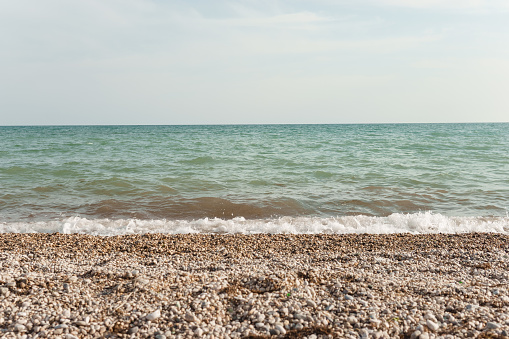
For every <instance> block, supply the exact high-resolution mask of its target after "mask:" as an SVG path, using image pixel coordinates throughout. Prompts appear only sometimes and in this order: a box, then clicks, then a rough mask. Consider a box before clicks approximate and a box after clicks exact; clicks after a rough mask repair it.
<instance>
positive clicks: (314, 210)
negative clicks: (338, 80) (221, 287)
mask: <svg viewBox="0 0 509 339" xmlns="http://www.w3.org/2000/svg"><path fill="white" fill-rule="evenodd" d="M0 145H1V146H0V223H1V225H0V227H1V230H3V231H9V232H13V231H14V232H16V231H23V232H25V231H26V232H29V231H54V230H57V231H65V232H85V233H87V232H88V233H94V232H96V233H97V232H98V233H104V234H107V233H108V229H109V230H116V231H115V232H117V233H122V232H124V233H125V232H127V233H128V232H145V231H147V232H151V231H158V232H159V231H162V232H176V231H178V232H195V231H196V232H200V231H206V232H215V231H218V232H236V231H240V232H243V231H246V230H247V229H248V230H249V232H257V231H260V232H264V231H270V232H278V231H281V230H282V231H285V232H323V231H331V232H348V231H356V230H352V229H351V228H348V226H345V225H346V224H348V223H349V222H351V223H352V225H353V226H352V227H354V226H355V225H357V226H355V227H357V231H358V230H363V231H370V230H371V231H374V230H376V229H377V227H382V226H383V225H386V226H387V225H389V224H390V225H393V224H398V225H399V226H397V227H396V226H394V225H393V226H394V227H393V229H392V230H393V231H402V230H404V229H407V230H409V231H419V230H420V228H422V227H425V228H426V227H427V228H426V229H428V231H429V228H430V227H431V229H432V230H431V231H433V230H435V231H440V230H441V228H440V227H442V226H443V225H442V226H441V225H439V224H437V223H440V222H442V223H444V222H445V223H446V224H447V225H448V226H447V227H460V228H458V229H457V230H456V231H461V230H463V228H465V227H466V226H465V225H464V223H465V222H467V221H468V222H469V223H470V225H471V226H472V225H474V226H475V227H476V228H475V230H479V227H488V226H486V223H496V224H497V225H498V226H497V227H499V228H498V229H497V230H495V231H500V232H506V231H509V226H508V219H507V213H508V212H507V211H508V208H509V124H503V123H498V124H381V125H227V126H55V127H49V126H48V127H0ZM391 218H393V219H394V218H396V219H398V218H399V219H398V220H399V221H394V220H393V221H391ZM437 218H438V219H437ZM338 220H339V221H338ZM341 220H343V222H342V221H341ZM361 220H363V221H361ZM433 220H435V221H433ZM437 220H438V221H437ZM401 222H403V224H405V225H403V224H400V223H401ZM334 223H336V224H334ZM412 223H417V225H416V226H415V227H417V229H414V230H412V229H411V226H412V225H411V224H412ZM430 223H431V224H430ZM451 223H452V224H451ZM458 223H459V224H461V225H463V226H457V224H458ZM315 224H316V225H315ZM424 224H425V225H424ZM129 225H130V226H129ZM211 225H212V226H211ZM292 225H293V226H294V228H292ZM299 225H300V226H299ZM309 225H315V226H316V227H314V226H313V227H314V228H313V227H312V226H309ZM320 225H325V226H324V227H325V228H320ZM334 225H335V226H334ZM338 225H343V226H344V227H346V228H345V229H344V230H340V229H338V227H339V228H341V227H340V226H338ZM377 225H378V226H377ZM380 225H382V226H380ZM430 225H431V226H430ZM451 225H452V226H451ZM454 225H456V226H454ZM483 225H484V226H483ZM474 226H472V227H474ZM299 227H300V228H299ZM302 227H304V228H302ZM355 227H354V228H355ZM398 227H399V228H398ZM401 227H403V228H401ZM419 227H420V228H419ZM461 227H463V228H461ZM467 228H468V227H467ZM384 230H385V231H388V232H389V231H391V229H390V227H389V228H387V227H386V228H383V227H382V228H380V229H379V230H378V231H377V232H385V231H384ZM465 230H466V231H468V230H472V229H466V228H465ZM481 230H482V228H481ZM424 231H425V230H424ZM112 232H113V231H112ZM115 232H113V233H115Z"/></svg>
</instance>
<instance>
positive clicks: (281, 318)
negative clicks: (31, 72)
mask: <svg viewBox="0 0 509 339" xmlns="http://www.w3.org/2000/svg"><path fill="white" fill-rule="evenodd" d="M508 284H509V236H508V235H502V234H496V233H467V234H425V235H411V234H387V235H373V234H348V235H325V234H314V235H303V234H300V235H289V234H276V235H270V234H256V235H240V234H225V235H212V234H185V235H163V234H145V235H124V236H111V237H101V236H90V235H77V234H72V235H65V234H58V233H53V234H14V233H4V234H0V292H1V293H0V304H1V305H2V306H3V310H0V336H4V337H6V338H10V337H12V338H15V337H16V335H26V337H27V338H35V337H56V336H61V337H62V338H73V337H77V338H94V337H104V336H111V337H119V338H131V337H136V338H138V337H140V338H144V337H158V338H165V337H166V338H174V337H175V338H178V337H182V338H187V337H193V336H194V337H209V338H228V337H231V338H234V337H251V338H269V337H274V338H302V337H306V336H307V337H311V338H314V337H318V338H320V337H324V338H328V337H330V338H336V337H346V338H358V337H370V338H371V337H373V338H393V337H401V338H404V337H413V338H424V339H425V338H439V337H443V338H445V337H450V338H452V337H493V338H497V337H499V338H503V337H507V336H508V332H509V311H507V310H508V309H509V285H508Z"/></svg>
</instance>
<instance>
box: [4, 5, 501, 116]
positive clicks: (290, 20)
mask: <svg viewBox="0 0 509 339" xmlns="http://www.w3.org/2000/svg"><path fill="white" fill-rule="evenodd" d="M475 121H509V2H508V1H507V0H500V1H482V0H479V1H476V0H472V1H471V0H355V1H346V0H345V1H343V0H309V1H308V0H284V1H277V0H270V1H257V0H243V1H234V0H232V1H226V0H217V1H210V0H208V1H205V0H201V1H198V0H187V1H162V0H82V1H77V0H44V1H40V0H14V1H13V0H0V125H13V124H16V125H27V124H28V125H37V124H210V123H213V124H216V123H219V124H221V123H356V122H360V123H370V122H374V123H378V122H475Z"/></svg>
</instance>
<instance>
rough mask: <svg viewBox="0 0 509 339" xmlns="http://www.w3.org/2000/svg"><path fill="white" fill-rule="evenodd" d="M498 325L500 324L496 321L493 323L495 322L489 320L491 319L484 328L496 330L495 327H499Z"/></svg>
mask: <svg viewBox="0 0 509 339" xmlns="http://www.w3.org/2000/svg"><path fill="white" fill-rule="evenodd" d="M500 326H501V325H500V324H498V323H495V322H491V321H489V322H488V323H487V324H486V327H485V328H486V329H487V330H496V329H498V328H500Z"/></svg>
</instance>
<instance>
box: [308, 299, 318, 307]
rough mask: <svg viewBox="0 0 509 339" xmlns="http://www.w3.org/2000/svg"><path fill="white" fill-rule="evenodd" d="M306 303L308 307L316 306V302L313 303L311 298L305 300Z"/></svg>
mask: <svg viewBox="0 0 509 339" xmlns="http://www.w3.org/2000/svg"><path fill="white" fill-rule="evenodd" d="M306 304H307V305H308V306H309V307H313V308H316V303H315V302H314V301H313V300H311V299H308V300H306Z"/></svg>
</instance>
